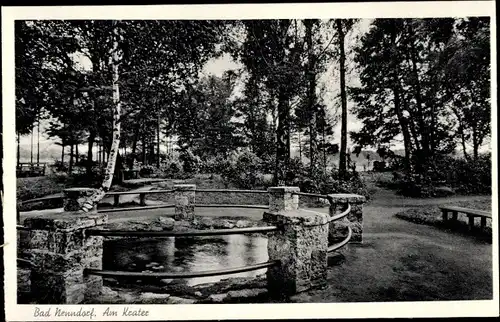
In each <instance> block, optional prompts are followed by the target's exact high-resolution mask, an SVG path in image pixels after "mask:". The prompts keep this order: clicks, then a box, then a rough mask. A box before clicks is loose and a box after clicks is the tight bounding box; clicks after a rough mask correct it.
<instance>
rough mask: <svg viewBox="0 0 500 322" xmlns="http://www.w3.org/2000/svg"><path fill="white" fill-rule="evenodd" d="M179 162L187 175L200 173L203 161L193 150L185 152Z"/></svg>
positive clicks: (181, 154) (180, 156)
mask: <svg viewBox="0 0 500 322" xmlns="http://www.w3.org/2000/svg"><path fill="white" fill-rule="evenodd" d="M179 161H181V162H182V169H183V170H184V172H185V173H192V174H194V173H198V170H199V166H200V163H201V160H200V158H199V157H198V156H196V155H194V154H193V152H191V150H189V149H187V150H183V151H182V152H181V153H180V155H179Z"/></svg>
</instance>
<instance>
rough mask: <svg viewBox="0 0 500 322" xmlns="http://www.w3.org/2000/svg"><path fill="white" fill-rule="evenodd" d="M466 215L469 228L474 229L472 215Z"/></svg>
mask: <svg viewBox="0 0 500 322" xmlns="http://www.w3.org/2000/svg"><path fill="white" fill-rule="evenodd" d="M468 217H469V230H473V229H474V216H472V215H468Z"/></svg>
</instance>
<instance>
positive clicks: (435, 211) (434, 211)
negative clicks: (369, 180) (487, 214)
mask: <svg viewBox="0 0 500 322" xmlns="http://www.w3.org/2000/svg"><path fill="white" fill-rule="evenodd" d="M439 206H458V207H464V208H470V209H478V210H485V211H491V200H487V199H486V200H485V199H471V200H458V201H453V202H447V203H442V204H440V205H428V206H420V207H418V208H408V209H405V210H403V211H400V212H398V213H396V214H395V216H396V217H397V218H400V219H404V220H407V221H410V222H413V223H416V224H423V225H429V226H436V227H439V228H443V229H450V230H455V231H457V232H462V233H466V234H471V233H472V234H474V235H476V236H479V237H484V238H487V239H488V238H489V239H491V232H492V231H491V222H492V220H487V221H486V227H485V229H484V230H483V231H481V230H479V229H477V230H476V231H474V232H469V231H468V217H467V216H466V215H465V214H463V213H459V214H458V218H457V219H458V222H452V221H448V222H446V223H445V222H443V218H442V213H441V210H440V209H439ZM477 225H478V224H477Z"/></svg>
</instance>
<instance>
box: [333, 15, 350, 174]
mask: <svg viewBox="0 0 500 322" xmlns="http://www.w3.org/2000/svg"><path fill="white" fill-rule="evenodd" d="M336 23H337V33H338V38H339V49H340V60H339V64H340V98H341V106H342V116H341V130H340V160H339V177H340V179H341V180H345V179H346V175H347V94H346V89H345V50H344V39H345V34H344V29H343V26H342V20H341V19H337V20H336Z"/></svg>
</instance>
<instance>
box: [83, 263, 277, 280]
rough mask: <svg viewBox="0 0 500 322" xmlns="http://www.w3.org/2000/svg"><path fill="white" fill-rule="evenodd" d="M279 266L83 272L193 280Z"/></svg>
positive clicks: (273, 264) (254, 265) (87, 270)
mask: <svg viewBox="0 0 500 322" xmlns="http://www.w3.org/2000/svg"><path fill="white" fill-rule="evenodd" d="M279 264H280V261H277V260H276V261H267V262H264V263H258V264H253V265H248V266H243V267H235V268H226V269H216V270H210V271H201V272H185V273H170V272H157V273H142V272H127V271H110V270H98V269H85V270H84V272H85V273H86V274H90V275H98V276H103V277H125V278H127V277H128V278H132V277H135V278H150V279H163V278H195V277H207V276H218V275H229V274H236V273H242V272H249V271H255V270H258V269H262V268H268V267H273V266H276V265H279Z"/></svg>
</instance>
